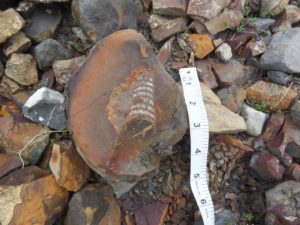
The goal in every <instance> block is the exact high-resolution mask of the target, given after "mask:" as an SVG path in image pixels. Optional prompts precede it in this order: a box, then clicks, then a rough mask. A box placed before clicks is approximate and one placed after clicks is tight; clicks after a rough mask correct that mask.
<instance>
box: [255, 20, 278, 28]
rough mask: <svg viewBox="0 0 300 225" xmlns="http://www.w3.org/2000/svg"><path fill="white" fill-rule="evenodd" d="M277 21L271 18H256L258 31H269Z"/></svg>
mask: <svg viewBox="0 0 300 225" xmlns="http://www.w3.org/2000/svg"><path fill="white" fill-rule="evenodd" d="M275 22H276V21H275V20H274V19H271V18H256V21H255V24H254V26H255V28H256V29H258V30H266V29H269V28H270V26H272V25H273V24H274V23H275Z"/></svg>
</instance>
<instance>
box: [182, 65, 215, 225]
mask: <svg viewBox="0 0 300 225" xmlns="http://www.w3.org/2000/svg"><path fill="white" fill-rule="evenodd" d="M179 74H180V79H181V82H182V87H183V93H184V98H185V102H186V106H187V111H188V115H189V124H190V137H191V172H190V173H191V175H190V183H191V188H192V191H193V194H194V197H195V199H196V202H197V205H198V207H199V209H200V212H201V215H202V219H203V222H204V225H214V224H215V213H214V206H213V202H212V199H211V195H210V192H209V188H208V184H207V181H208V179H207V173H206V165H207V154H208V142H209V130H208V120H207V114H206V110H205V107H204V103H203V99H202V93H201V87H200V82H199V79H198V75H197V70H196V68H194V67H191V68H184V69H180V70H179Z"/></svg>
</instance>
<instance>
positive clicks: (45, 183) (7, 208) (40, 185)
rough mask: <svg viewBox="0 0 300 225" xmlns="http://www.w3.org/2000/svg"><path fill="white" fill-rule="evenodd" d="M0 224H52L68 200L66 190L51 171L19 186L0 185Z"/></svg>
mask: <svg viewBox="0 0 300 225" xmlns="http://www.w3.org/2000/svg"><path fill="white" fill-rule="evenodd" d="M0 197H1V200H2V201H0V215H1V217H0V224H2V225H17V224H18V225H29V224H36V225H44V224H52V223H53V222H54V221H55V220H56V219H57V218H58V217H59V216H60V215H61V214H62V212H63V210H64V209H65V207H66V206H67V203H68V198H69V193H68V191H66V190H65V189H63V188H61V187H59V186H58V185H57V184H56V181H55V178H54V177H53V176H52V175H49V176H46V177H43V178H40V179H37V180H35V181H32V182H30V183H26V184H21V185H18V186H0Z"/></svg>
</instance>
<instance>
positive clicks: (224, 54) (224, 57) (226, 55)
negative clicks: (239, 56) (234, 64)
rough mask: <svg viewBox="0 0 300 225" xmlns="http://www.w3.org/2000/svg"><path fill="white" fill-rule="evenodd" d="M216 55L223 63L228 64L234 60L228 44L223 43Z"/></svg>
mask: <svg viewBox="0 0 300 225" xmlns="http://www.w3.org/2000/svg"><path fill="white" fill-rule="evenodd" d="M215 55H216V56H217V57H218V59H220V60H221V61H222V62H228V61H229V60H230V59H231V58H232V51H231V47H230V46H229V45H228V44H227V43H223V44H221V45H220V46H219V47H218V48H217V49H216V51H215Z"/></svg>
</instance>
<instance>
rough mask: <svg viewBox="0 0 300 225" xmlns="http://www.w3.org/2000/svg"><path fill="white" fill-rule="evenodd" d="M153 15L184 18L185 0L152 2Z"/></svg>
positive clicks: (154, 0) (156, 0)
mask: <svg viewBox="0 0 300 225" xmlns="http://www.w3.org/2000/svg"><path fill="white" fill-rule="evenodd" d="M152 7H153V11H154V13H157V14H161V15H169V16H184V15H185V14H186V7H187V1H186V0H175V1H174V0H153V1H152Z"/></svg>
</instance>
